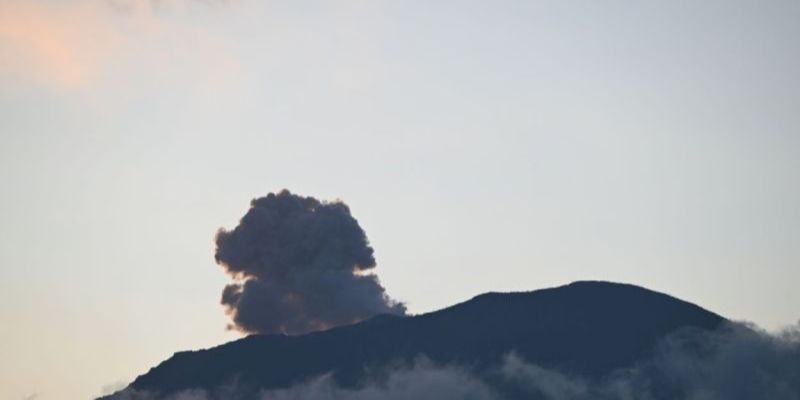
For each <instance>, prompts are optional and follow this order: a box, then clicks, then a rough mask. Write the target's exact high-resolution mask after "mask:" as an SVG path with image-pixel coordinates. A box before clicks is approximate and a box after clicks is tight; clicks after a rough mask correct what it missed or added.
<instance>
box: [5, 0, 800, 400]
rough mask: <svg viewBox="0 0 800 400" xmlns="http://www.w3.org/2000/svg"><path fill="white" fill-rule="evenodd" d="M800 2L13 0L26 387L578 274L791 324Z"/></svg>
mask: <svg viewBox="0 0 800 400" xmlns="http://www.w3.org/2000/svg"><path fill="white" fill-rule="evenodd" d="M798 20H800V3H795V2H791V1H778V0H776V1H773V2H768V3H755V2H748V1H743V0H742V1H739V0H736V1H721V0H710V1H706V2H701V3H691V2H674V3H673V2H670V3H659V2H634V1H623V2H617V3H614V4H597V3H593V2H589V1H584V2H576V3H570V4H564V3H551V2H544V1H538V0H537V1H522V0H504V1H501V2H499V3H485V2H481V1H477V0H466V1H463V2H455V1H442V2H434V3H431V2H425V1H418V0H413V1H395V0H376V1H356V0H342V1H333V2H326V1H317V0H308V1H303V2H296V1H270V2H257V1H252V0H74V1H69V2H62V1H58V0H0V182H2V185H0V265H2V266H0V321H3V322H4V324H5V325H4V326H5V327H6V329H4V332H3V333H2V336H0V354H3V357H0V398H3V399H6V398H8V399H13V400H17V399H31V398H36V399H37V400H51V399H87V398H95V397H96V396H99V395H101V394H104V393H108V392H109V391H113V390H114V389H118V388H119V387H120V386H121V385H127V384H128V383H130V382H131V381H132V380H133V379H134V378H135V377H136V376H138V375H139V374H142V373H144V372H146V371H147V370H148V369H149V368H151V367H153V366H155V365H157V364H158V363H160V362H162V361H163V360H165V359H167V358H168V357H169V356H170V355H172V354H173V353H174V352H176V351H182V350H192V349H200V348H208V347H211V346H216V345H220V344H222V343H227V342H230V341H232V340H236V339H237V338H241V337H243V336H244V335H246V334H247V333H252V332H261V333H264V332H277V331H283V332H289V333H304V332H310V331H315V330H320V329H325V328H328V327H331V326H339V325H342V324H347V323H350V322H353V321H359V320H364V319H366V318H369V317H370V316H372V315H376V314H380V313H384V312H388V313H393V314H397V315H405V314H422V313H426V312H431V311H435V310H439V309H442V308H444V307H448V306H451V305H453V304H456V303H458V302H462V301H466V300H468V299H470V298H472V297H474V296H477V295H479V294H483V293H487V292H514V291H530V290H536V289H539V288H551V287H557V286H561V285H566V284H569V283H571V282H576V281H595V280H596V281H609V282H624V283H626V284H633V285H636V286H640V287H644V288H647V289H649V290H653V291H656V292H659V293H664V294H667V295H669V296H673V297H675V298H678V299H682V300H684V301H688V302H690V303H692V304H696V305H698V306H700V307H702V308H703V309H706V310H710V311H711V312H714V313H717V314H719V315H721V316H723V317H725V318H729V319H731V320H733V321H740V322H747V323H752V324H755V325H757V326H759V327H760V328H762V329H764V330H766V331H768V332H771V333H774V334H777V333H780V332H782V331H783V330H784V329H787V327H788V329H791V328H792V327H795V326H796V325H797V323H798V322H799V321H800V290H797V284H796V282H800V268H798V267H800V185H798V182H800V112H798V111H800V109H798V104H800V74H798V73H797V71H800V42H798V39H797V38H800V24H798V23H797V21H798ZM282 190H288V191H290V192H287V193H289V194H287V195H281V193H282V192H281V191H282ZM270 196H273V197H277V198H278V200H274V199H273V200H269V199H268V198H269V197H270ZM304 196H308V197H304ZM257 200H258V201H260V203H259V205H258V206H257V207H256V208H258V209H257V210H255V211H253V210H254V208H253V207H254V205H253V204H254V203H253V202H255V201H257ZM315 202H317V203H319V204H316V203H315ZM319 210H322V211H319ZM251 211H252V215H251V217H250V218H251V219H249V220H247V221H246V220H245V217H246V216H247V215H250V214H249V213H250V212H251ZM264 215H269V216H272V217H264ZM265 227H266V228H265ZM237 232H238V233H237ZM264 232H267V233H266V234H265V233H264ZM331 232H336V234H334V233H331ZM337 235H338V236H337ZM274 238H285V243H278V244H275V243H277V242H275V243H274V242H270V240H273V241H274ZM331 238H335V240H331ZM281 240H284V239H281ZM253 243H256V244H258V245H255V244H253ZM263 243H268V244H267V245H261V244H263ZM253 254H260V255H261V257H260V258H259V257H256V256H253ZM275 255H278V256H275ZM270 257H272V258H270ZM304 271H313V273H310V272H304ZM342 288H346V289H342ZM341 293H346V294H347V295H341ZM276 299H280V301H278V300H276ZM265 310H268V311H265Z"/></svg>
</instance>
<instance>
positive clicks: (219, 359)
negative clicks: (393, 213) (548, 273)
mask: <svg viewBox="0 0 800 400" xmlns="http://www.w3.org/2000/svg"><path fill="white" fill-rule="evenodd" d="M725 321H726V320H725V319H724V318H723V317H721V316H719V315H717V314H714V313H712V312H709V311H706V310H704V309H702V308H700V307H698V306H696V305H694V304H691V303H687V302H685V301H682V300H679V299H676V298H674V297H671V296H668V295H666V294H662V293H658V292H654V291H651V290H648V289H644V288H641V287H637V286H633V285H627V284H618V283H610V282H595V281H586V282H575V283H572V284H569V285H566V286H561V287H557V288H551V289H542V290H536V291H532V292H524V293H486V294H482V295H479V296H477V297H474V298H472V299H471V300H469V301H466V302H464V303H460V304H457V305H454V306H452V307H449V308H445V309H442V310H439V311H435V312H432V313H428V314H423V315H418V316H410V317H396V316H390V315H382V316H377V317H375V318H372V319H369V320H366V321H363V322H360V323H357V324H354V325H349V326H342V327H338V328H333V329H330V330H327V331H322V332H315V333H310V334H306V335H299V336H285V335H252V336H248V337H246V338H243V339H240V340H236V341H233V342H230V343H226V344H223V345H221V346H218V347H214V348H211V349H207V350H200V351H187V352H179V353H176V354H175V355H174V356H172V357H171V358H170V359H168V360H166V361H164V362H162V363H161V364H160V365H158V366H157V367H155V368H152V369H151V370H150V371H149V372H147V373H146V374H144V375H141V376H139V377H138V378H136V380H134V381H133V383H131V385H130V389H135V390H138V391H148V392H150V393H159V394H170V393H176V392H179V391H182V390H187V389H198V388H199V389H209V390H211V389H214V388H219V387H221V386H223V385H226V384H231V383H232V382H235V383H236V385H237V387H238V388H240V389H241V388H244V389H242V390H245V392H246V393H257V392H258V390H260V389H273V388H285V387H288V386H290V385H292V384H295V383H299V382H302V381H304V380H307V379H309V378H312V377H315V376H318V375H321V374H325V373H329V372H330V373H332V377H333V379H335V382H336V383H337V384H338V385H341V386H343V387H353V386H356V385H358V383H359V381H360V380H362V379H363V378H364V377H365V376H366V375H367V374H368V373H369V371H375V370H376V369H379V368H381V367H386V366H388V365H396V364H397V363H405V362H411V361H413V360H414V359H416V358H418V357H420V356H424V357H427V358H428V359H430V360H431V361H432V362H434V363H437V364H451V363H456V364H458V365H468V366H470V368H471V369H473V370H474V371H478V372H480V371H488V369H489V368H491V367H492V366H494V365H497V364H498V363H500V362H501V361H502V359H503V357H504V356H505V355H507V354H508V353H509V352H512V351H513V352H514V353H515V354H516V355H517V356H519V357H520V358H522V359H524V360H525V361H527V362H531V363H535V364H536V365H539V366H541V367H544V368H549V369H554V370H557V371H562V372H566V373H570V374H577V375H581V376H587V377H601V376H603V375H605V374H608V373H610V372H612V371H614V370H616V369H618V368H621V367H625V366H630V365H632V364H633V363H635V362H636V361H637V360H641V359H643V358H645V357H648V356H649V355H650V354H651V353H652V352H653V350H654V346H655V344H656V342H658V340H659V339H661V338H663V337H665V336H666V335H668V334H670V333H672V332H675V331H676V330H679V329H700V330H714V329H716V328H717V327H719V326H720V325H721V324H722V323H723V322H725ZM121 398H122V397H119V395H111V396H107V397H105V398H104V399H106V400H115V399H121Z"/></svg>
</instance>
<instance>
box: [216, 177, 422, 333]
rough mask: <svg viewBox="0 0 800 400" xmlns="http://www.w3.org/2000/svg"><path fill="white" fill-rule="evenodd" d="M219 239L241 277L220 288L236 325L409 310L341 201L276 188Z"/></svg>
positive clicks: (222, 259) (333, 320)
mask: <svg viewBox="0 0 800 400" xmlns="http://www.w3.org/2000/svg"><path fill="white" fill-rule="evenodd" d="M216 244H217V250H216V255H215V258H216V261H217V263H218V264H220V265H221V266H222V267H223V268H225V270H226V271H227V272H228V273H229V274H230V275H231V276H232V277H233V278H234V279H235V280H236V282H235V283H232V284H230V285H227V286H226V287H225V289H224V290H223V292H222V304H223V305H224V306H225V307H226V308H227V311H228V313H229V314H230V315H231V317H232V319H233V324H232V325H231V327H232V328H234V329H238V330H240V331H243V332H249V333H285V334H301V333H306V332H310V331H316V330H321V329H326V328H329V327H332V326H336V325H343V324H349V323H353V322H357V321H360V320H363V319H366V318H369V317H371V316H374V315H377V314H386V313H389V314H405V311H406V309H405V306H404V305H403V304H402V303H399V302H396V301H394V300H392V299H391V298H389V297H388V295H387V294H386V291H385V289H384V288H383V286H381V284H380V282H379V281H378V278H377V277H376V276H375V275H374V274H372V273H370V272H371V271H372V269H373V268H375V257H374V255H373V253H374V251H373V249H372V247H370V245H369V241H368V240H367V236H366V234H365V233H364V230H363V229H361V226H359V224H358V221H356V219H355V218H353V216H352V215H351V214H350V209H349V208H348V207H347V205H346V204H344V203H342V202H341V201H333V202H323V201H319V200H317V199H315V198H313V197H303V196H298V195H295V194H292V193H290V192H289V191H288V190H283V191H281V192H280V193H270V194H268V195H267V196H266V197H261V198H258V199H254V200H253V201H251V203H250V210H248V211H247V214H245V216H244V217H243V218H242V219H241V221H240V222H239V225H238V226H237V227H236V228H234V229H233V230H230V231H226V230H220V231H219V232H218V233H217V237H216Z"/></svg>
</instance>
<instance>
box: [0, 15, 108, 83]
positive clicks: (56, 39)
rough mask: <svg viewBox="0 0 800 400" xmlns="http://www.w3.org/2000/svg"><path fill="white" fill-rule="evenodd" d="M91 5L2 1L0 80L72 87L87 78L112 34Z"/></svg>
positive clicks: (95, 66)
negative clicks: (105, 27) (9, 79)
mask: <svg viewBox="0 0 800 400" xmlns="http://www.w3.org/2000/svg"><path fill="white" fill-rule="evenodd" d="M93 11H94V10H93V9H92V7H91V5H90V4H88V3H86V4H82V3H80V2H78V4H77V5H74V4H73V5H69V6H61V7H58V6H53V5H49V6H45V5H43V4H40V3H37V2H35V1H25V0H4V1H2V2H0V77H3V78H11V79H12V80H33V81H36V82H39V83H46V84H58V85H61V86H76V85H80V84H83V83H85V82H86V81H87V80H89V79H90V78H91V76H92V75H93V74H94V72H95V71H96V69H97V67H98V65H97V64H98V61H99V60H98V56H99V54H100V53H102V52H103V50H104V49H105V48H107V47H108V46H109V45H110V43H111V41H112V40H113V36H112V35H110V34H109V32H107V29H103V25H104V24H103V23H102V22H101V21H100V20H99V19H98V17H97V15H96V13H94V12H93Z"/></svg>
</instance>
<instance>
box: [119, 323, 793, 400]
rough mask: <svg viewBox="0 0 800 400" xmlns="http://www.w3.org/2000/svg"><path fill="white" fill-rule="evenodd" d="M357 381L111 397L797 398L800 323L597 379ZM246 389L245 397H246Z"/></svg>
mask: <svg viewBox="0 0 800 400" xmlns="http://www.w3.org/2000/svg"><path fill="white" fill-rule="evenodd" d="M378 375H379V376H381V378H371V379H369V380H368V381H367V382H366V383H364V384H363V385H361V386H360V387H358V388H355V389H351V388H342V387H339V386H338V385H337V384H336V383H335V380H334V379H333V378H332V376H331V375H330V374H327V375H323V376H320V377H317V378H314V379H311V380H309V381H307V382H304V383H302V384H298V385H295V386H292V387H290V388H286V389H279V390H269V391H263V392H261V393H259V394H258V395H256V396H253V395H244V394H242V393H240V392H237V390H236V388H235V386H230V387H227V388H220V389H218V390H215V391H214V392H213V393H212V392H208V391H203V390H189V391H185V392H181V393H178V394H175V395H171V396H167V397H161V396H154V395H153V394H150V393H141V392H135V391H131V390H128V391H125V392H122V393H119V394H117V396H115V397H114V399H115V400H155V399H164V400H218V399H220V400H221V399H226V400H234V399H242V400H245V399H247V400H251V399H254V400H300V399H306V400H371V399H388V400H393V399H414V400H428V399H430V400H434V399H435V400H447V399H469V400H514V399H520V398H524V399H541V400H589V399H593V400H597V399H599V400H606V399H607V400H660V399H665V400H666V399H670V400H675V399H682V400H739V399H741V400H745V399H747V400H753V399H800V324H798V325H794V326H792V327H790V328H787V329H785V330H783V331H782V332H779V333H777V334H769V333H767V332H765V331H763V330H761V329H759V328H757V327H755V326H752V325H747V324H738V323H734V324H730V325H728V326H726V327H725V328H723V329H720V330H718V331H716V332H701V331H682V332H678V333H676V334H674V335H671V336H669V337H668V338H666V339H665V340H663V341H662V342H661V343H660V344H659V345H658V346H657V347H656V350H655V352H654V354H653V356H652V357H650V358H648V359H646V360H644V361H642V362H640V363H639V364H637V365H635V366H633V367H631V368H626V369H621V370H618V371H615V372H613V373H612V374H610V375H608V376H606V377H603V378H601V379H590V378H587V377H581V376H572V375H568V374H565V373H562V372H559V371H557V370H552V369H546V368H542V367H540V366H537V365H535V364H532V363H529V362H526V361H525V360H523V359H521V358H520V357H518V356H517V355H515V354H513V353H512V354H509V355H507V356H506V357H505V359H504V361H503V363H502V364H501V365H498V366H496V367H495V368H491V369H490V370H489V371H484V372H481V373H478V372H476V371H474V370H472V369H470V368H468V367H465V366H459V365H435V364H433V363H431V362H430V361H428V360H426V359H424V358H420V359H419V360H417V362H415V363H413V364H412V365H410V366H404V367H396V368H394V369H391V370H390V371H386V373H383V374H378ZM244 396H246V397H244Z"/></svg>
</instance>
